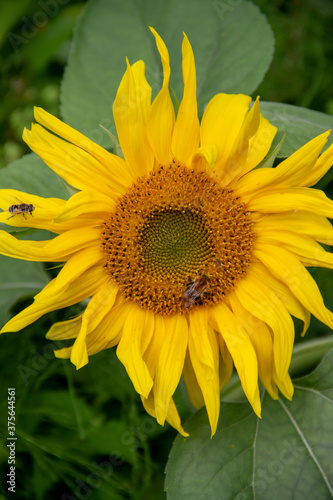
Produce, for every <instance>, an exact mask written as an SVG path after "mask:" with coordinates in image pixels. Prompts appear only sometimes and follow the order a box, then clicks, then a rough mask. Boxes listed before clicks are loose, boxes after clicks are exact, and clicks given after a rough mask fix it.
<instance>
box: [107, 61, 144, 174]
mask: <svg viewBox="0 0 333 500" xmlns="http://www.w3.org/2000/svg"><path fill="white" fill-rule="evenodd" d="M150 99H151V88H150V86H149V85H148V83H147V80H146V78H145V66H144V63H143V61H138V62H136V63H135V64H133V66H130V64H129V63H128V61H127V69H126V72H125V74H124V76H123V78H122V80H121V82H120V85H119V88H118V92H117V95H116V98H115V100H114V103H113V116H114V120H115V124H116V128H117V133H118V139H119V143H120V147H121V150H122V152H123V155H124V158H125V160H126V163H127V164H128V166H129V169H130V171H131V174H132V176H133V177H134V178H136V177H139V176H142V175H146V174H147V173H148V172H150V170H151V169H152V168H153V165H154V157H153V153H152V151H151V149H150V146H149V143H148V138H147V132H146V124H147V118H148V112H149V109H150Z"/></svg>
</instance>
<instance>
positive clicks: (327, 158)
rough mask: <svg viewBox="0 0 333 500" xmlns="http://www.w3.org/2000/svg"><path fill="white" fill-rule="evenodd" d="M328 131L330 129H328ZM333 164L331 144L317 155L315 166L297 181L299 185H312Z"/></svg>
mask: <svg viewBox="0 0 333 500" xmlns="http://www.w3.org/2000/svg"><path fill="white" fill-rule="evenodd" d="M328 132H330V130H329V131H328ZM332 165H333V144H331V145H330V147H329V148H327V149H326V151H324V153H323V154H322V155H320V156H319V158H318V160H317V161H316V164H315V166H314V167H313V169H312V170H311V172H309V173H308V174H307V175H306V176H305V177H304V178H303V179H302V181H301V182H300V183H299V186H314V185H315V184H317V182H318V181H319V180H320V179H321V178H322V177H323V176H324V175H325V174H326V172H328V170H329V169H330V168H331V166H332Z"/></svg>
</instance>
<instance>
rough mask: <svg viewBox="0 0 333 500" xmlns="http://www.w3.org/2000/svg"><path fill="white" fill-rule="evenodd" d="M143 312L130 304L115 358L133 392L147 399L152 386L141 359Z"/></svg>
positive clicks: (145, 366)
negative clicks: (119, 363)
mask: <svg viewBox="0 0 333 500" xmlns="http://www.w3.org/2000/svg"><path fill="white" fill-rule="evenodd" d="M144 325H145V311H143V310H142V309H140V308H139V307H138V306H136V305H133V304H132V308H131V310H130V312H129V314H128V317H127V318H126V321H125V324H124V328H123V333H122V337H121V340H120V342H119V344H118V348H117V356H118V358H119V359H120V361H121V362H122V364H123V365H124V366H125V368H126V371H127V373H128V376H129V377H130V379H131V381H132V383H133V385H134V388H135V390H136V391H137V392H138V393H139V394H141V395H142V396H143V397H144V398H147V397H148V395H149V393H150V390H151V388H152V386H153V380H152V378H151V376H150V374H149V371H148V368H147V365H146V363H145V362H144V361H143V359H142V348H141V342H142V336H143V335H144Z"/></svg>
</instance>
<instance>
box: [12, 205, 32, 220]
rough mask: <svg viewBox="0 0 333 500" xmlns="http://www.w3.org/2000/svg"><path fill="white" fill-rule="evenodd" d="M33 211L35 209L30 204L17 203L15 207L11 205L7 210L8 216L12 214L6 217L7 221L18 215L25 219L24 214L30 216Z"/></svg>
mask: <svg viewBox="0 0 333 500" xmlns="http://www.w3.org/2000/svg"><path fill="white" fill-rule="evenodd" d="M34 210H35V207H34V206H33V205H32V204H31V203H19V204H17V205H11V206H10V207H9V208H8V212H9V213H10V214H13V215H11V216H10V217H8V219H11V218H12V217H14V216H15V215H18V214H22V215H23V217H24V218H25V219H26V216H25V214H28V213H29V214H30V215H31V216H32V212H33V211H34Z"/></svg>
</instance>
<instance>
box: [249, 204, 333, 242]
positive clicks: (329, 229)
mask: <svg viewBox="0 0 333 500" xmlns="http://www.w3.org/2000/svg"><path fill="white" fill-rule="evenodd" d="M267 230H272V231H275V232H280V231H283V230H284V231H291V232H293V233H300V234H305V235H307V236H310V237H311V238H314V239H315V240H317V241H319V242H320V243H325V244H326V245H333V226H332V224H331V223H330V222H329V221H328V220H327V219H326V217H323V216H322V215H316V214H311V213H309V212H302V211H301V210H297V211H293V212H287V213H285V214H284V213H282V214H269V215H267V216H266V217H264V218H262V219H261V220H259V221H258V222H256V224H255V229H254V231H255V233H257V234H259V235H260V234H262V232H263V231H267Z"/></svg>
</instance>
